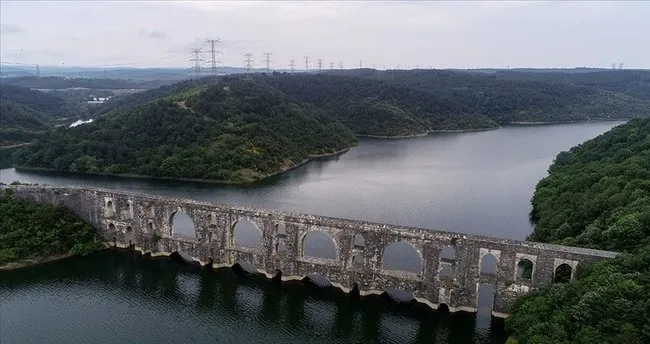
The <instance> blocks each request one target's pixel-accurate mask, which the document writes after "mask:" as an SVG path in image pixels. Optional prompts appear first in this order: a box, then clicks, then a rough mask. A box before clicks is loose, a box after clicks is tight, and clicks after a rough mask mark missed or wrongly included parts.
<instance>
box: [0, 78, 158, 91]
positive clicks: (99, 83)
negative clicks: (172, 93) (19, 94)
mask: <svg viewBox="0 0 650 344" xmlns="http://www.w3.org/2000/svg"><path fill="white" fill-rule="evenodd" d="M166 83H169V82H168V81H159V80H155V81H139V80H123V79H105V78H101V79H100V78H94V79H93V78H66V77H59V76H45V77H35V76H24V77H16V78H6V79H2V84H4V85H12V86H20V87H27V88H37V89H69V88H87V89H94V90H100V89H148V88H154V87H158V86H162V85H164V84H166Z"/></svg>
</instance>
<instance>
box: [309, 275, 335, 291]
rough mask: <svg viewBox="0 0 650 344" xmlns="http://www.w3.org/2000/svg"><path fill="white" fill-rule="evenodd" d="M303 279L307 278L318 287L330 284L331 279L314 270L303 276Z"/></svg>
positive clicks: (329, 285)
mask: <svg viewBox="0 0 650 344" xmlns="http://www.w3.org/2000/svg"><path fill="white" fill-rule="evenodd" d="M303 280H307V281H308V282H309V283H311V284H313V285H315V286H317V287H319V288H327V287H331V286H332V281H330V279H329V278H327V276H324V275H321V274H319V273H315V272H314V273H310V274H309V275H307V276H305V278H303Z"/></svg>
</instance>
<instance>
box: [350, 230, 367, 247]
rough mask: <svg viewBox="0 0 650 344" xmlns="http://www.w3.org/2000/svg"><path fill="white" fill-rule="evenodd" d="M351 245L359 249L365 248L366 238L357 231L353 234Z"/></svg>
mask: <svg viewBox="0 0 650 344" xmlns="http://www.w3.org/2000/svg"><path fill="white" fill-rule="evenodd" d="M352 247H353V248H356V249H359V250H363V249H364V248H366V238H365V237H364V236H363V234H361V233H359V234H356V235H355V236H354V238H353V239H352Z"/></svg>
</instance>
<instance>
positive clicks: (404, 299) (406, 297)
mask: <svg viewBox="0 0 650 344" xmlns="http://www.w3.org/2000/svg"><path fill="white" fill-rule="evenodd" d="M385 293H386V295H387V296H388V297H390V298H391V299H392V300H393V301H396V302H400V303H408V302H411V301H413V300H415V297H414V296H413V292H412V291H409V290H403V289H388V290H386V291H385Z"/></svg>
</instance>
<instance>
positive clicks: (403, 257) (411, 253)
mask: <svg viewBox="0 0 650 344" xmlns="http://www.w3.org/2000/svg"><path fill="white" fill-rule="evenodd" d="M382 268H383V269H385V270H401V271H407V272H412V273H416V274H418V275H419V274H422V256H421V254H420V253H419V252H418V251H417V250H416V249H415V247H413V246H412V245H411V244H410V243H408V242H406V241H396V242H393V243H391V244H390V245H388V246H386V247H385V248H384V254H383V258H382Z"/></svg>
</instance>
